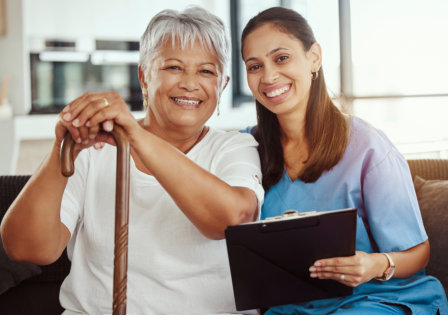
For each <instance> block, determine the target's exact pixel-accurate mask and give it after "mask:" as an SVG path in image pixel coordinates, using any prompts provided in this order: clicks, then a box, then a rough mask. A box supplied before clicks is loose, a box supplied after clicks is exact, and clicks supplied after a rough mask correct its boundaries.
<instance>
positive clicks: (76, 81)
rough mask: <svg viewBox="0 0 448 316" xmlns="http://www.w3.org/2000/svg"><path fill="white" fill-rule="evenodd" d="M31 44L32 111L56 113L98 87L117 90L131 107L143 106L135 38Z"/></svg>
mask: <svg viewBox="0 0 448 316" xmlns="http://www.w3.org/2000/svg"><path fill="white" fill-rule="evenodd" d="M36 43H38V45H36ZM33 44H34V49H31V53H30V65H31V72H30V73H31V98H32V100H31V104H32V106H31V113H58V112H60V111H61V109H62V108H63V107H64V106H65V105H67V104H68V103H69V102H70V101H72V100H74V99H75V98H77V97H79V96H80V95H82V94H83V93H85V92H98V91H116V92H118V93H119V94H120V95H121V97H122V98H123V99H124V100H125V101H126V103H127V104H128V106H129V107H130V109H131V110H133V111H138V110H142V108H143V101H142V93H141V88H140V84H139V81H138V59H139V53H138V49H139V43H138V42H135V41H104V40H96V41H93V43H91V42H84V43H83V41H82V40H81V41H67V40H64V41H61V40H45V41H34V43H33Z"/></svg>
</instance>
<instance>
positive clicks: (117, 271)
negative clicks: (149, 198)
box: [61, 125, 130, 315]
mask: <svg viewBox="0 0 448 316" xmlns="http://www.w3.org/2000/svg"><path fill="white" fill-rule="evenodd" d="M111 134H112V136H113V137H114V139H115V142H116V144H117V178H116V187H115V249H114V287H113V305H112V311H113V314H114V315H124V314H126V289H127V271H128V224H129V159H130V147H129V141H128V139H127V137H126V134H125V132H124V130H123V128H121V127H120V126H117V125H115V126H114V130H113V131H112V132H111ZM74 146H75V142H74V141H73V139H72V137H71V135H70V133H67V134H66V135H65V138H64V143H63V145H62V150H61V172H62V174H63V175H64V176H65V177H70V176H71V175H72V174H73V173H74V172H75V164H74V159H73V152H74V150H73V149H74Z"/></svg>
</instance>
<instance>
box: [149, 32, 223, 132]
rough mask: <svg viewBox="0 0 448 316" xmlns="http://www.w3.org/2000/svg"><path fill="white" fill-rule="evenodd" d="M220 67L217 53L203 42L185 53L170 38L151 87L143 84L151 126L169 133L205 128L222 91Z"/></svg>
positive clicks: (151, 76) (154, 67) (151, 74)
mask: <svg viewBox="0 0 448 316" xmlns="http://www.w3.org/2000/svg"><path fill="white" fill-rule="evenodd" d="M219 65H220V63H219V60H218V57H217V56H216V54H215V52H210V50H208V48H207V47H203V46H202V45H201V44H200V42H199V41H196V42H195V43H194V45H193V46H192V47H190V46H189V45H187V47H186V48H185V49H183V50H182V49H181V47H180V44H178V43H177V44H176V45H174V46H173V45H172V43H171V39H168V40H167V41H166V42H165V45H164V46H163V47H162V49H161V51H160V54H159V55H158V57H156V58H155V60H154V61H153V63H152V65H151V68H150V71H149V74H148V77H149V78H148V80H147V84H146V83H143V84H142V88H143V89H144V90H146V92H147V95H148V104H149V112H150V113H149V115H150V118H151V124H154V123H155V124H157V125H158V126H159V127H161V128H162V129H165V130H166V129H169V130H173V129H174V130H179V131H181V130H182V129H190V130H192V131H194V130H196V129H198V130H199V129H201V128H202V126H203V125H204V124H205V122H206V121H207V120H208V119H209V118H210V116H211V115H212V114H213V111H214V110H215V107H216V105H217V102H218V99H219V96H220V94H221V92H222V90H221V89H219V83H220V79H221V77H220V76H221V69H220V66H219ZM141 81H142V78H141ZM154 121H155V122H154Z"/></svg>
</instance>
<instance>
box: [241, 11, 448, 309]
mask: <svg viewBox="0 0 448 316" xmlns="http://www.w3.org/2000/svg"><path fill="white" fill-rule="evenodd" d="M242 57H243V60H244V63H245V65H246V71H247V81H248V84H249V87H250V89H251V91H252V94H253V96H254V98H255V99H256V106H257V115H258V125H257V126H256V127H254V128H252V129H251V130H250V131H251V133H252V134H253V135H254V136H255V138H256V139H257V140H258V142H259V144H260V148H259V151H260V156H261V159H262V164H263V186H264V188H265V190H266V195H265V202H264V205H263V208H262V218H265V217H270V216H275V215H279V214H282V213H283V212H284V211H286V210H290V209H296V210H298V211H300V212H306V211H310V210H318V211H326V210H334V209H342V208H356V209H357V210H358V218H357V236H356V253H355V255H354V256H351V257H341V258H327V259H321V260H318V261H316V262H315V263H314V265H313V266H311V267H310V268H309V271H310V276H311V277H312V278H319V279H333V280H336V281H338V282H341V283H343V284H345V285H348V286H352V287H353V288H354V291H353V295H351V296H347V297H339V298H331V299H323V300H315V301H311V302H302V303H298V304H292V305H285V306H278V307H273V308H271V309H270V310H268V313H271V314H407V313H412V314H436V313H442V314H446V313H448V304H447V299H446V295H445V292H444V289H443V287H442V285H441V283H440V282H439V281H438V280H437V279H436V278H434V277H432V276H428V275H425V272H424V268H425V267H426V265H427V264H428V261H429V242H428V236H427V234H426V232H425V229H424V226H423V222H422V218H421V214H420V210H419V206H418V202H417V198H416V194H415V191H414V187H413V183H412V179H411V175H410V172H409V168H408V165H407V163H406V160H405V158H404V157H403V156H402V155H401V154H400V153H399V152H398V150H397V149H396V148H395V147H394V145H393V144H392V143H391V141H390V140H389V139H388V138H387V137H386V135H385V134H384V133H382V132H381V131H379V130H377V129H375V128H374V127H372V126H371V125H369V124H368V123H366V122H365V121H363V120H361V119H359V118H357V117H353V116H348V115H345V114H343V113H342V112H341V111H340V110H338V108H337V107H336V106H335V105H334V104H333V102H332V100H331V98H330V97H329V95H328V93H327V89H326V86H325V81H324V76H323V70H322V52H321V47H320V45H319V44H318V43H317V42H316V40H315V38H314V35H313V32H312V30H311V28H310V26H309V25H308V23H307V21H306V20H305V19H304V18H303V17H302V16H301V15H299V14H298V13H296V12H295V11H292V10H289V9H285V8H271V9H268V10H265V11H263V12H261V13H259V14H258V15H257V16H255V17H254V18H252V19H251V20H250V21H249V22H248V24H247V25H246V27H245V29H244V30H243V33H242Z"/></svg>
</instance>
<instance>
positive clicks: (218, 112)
mask: <svg viewBox="0 0 448 316" xmlns="http://www.w3.org/2000/svg"><path fill="white" fill-rule="evenodd" d="M216 111H217V113H216V114H217V115H218V116H219V114H221V112H220V111H219V102H218V105H217V106H216Z"/></svg>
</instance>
